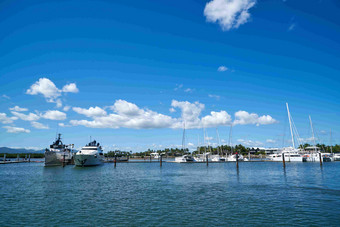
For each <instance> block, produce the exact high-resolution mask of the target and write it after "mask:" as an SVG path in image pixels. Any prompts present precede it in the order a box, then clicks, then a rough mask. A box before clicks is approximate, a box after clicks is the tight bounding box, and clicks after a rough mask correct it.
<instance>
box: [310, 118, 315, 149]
mask: <svg viewBox="0 0 340 227" xmlns="http://www.w3.org/2000/svg"><path fill="white" fill-rule="evenodd" d="M309 122H310V127H311V128H312V135H313V142H314V151H315V153H316V144H315V136H314V128H313V122H312V118H311V117H310V115H309Z"/></svg>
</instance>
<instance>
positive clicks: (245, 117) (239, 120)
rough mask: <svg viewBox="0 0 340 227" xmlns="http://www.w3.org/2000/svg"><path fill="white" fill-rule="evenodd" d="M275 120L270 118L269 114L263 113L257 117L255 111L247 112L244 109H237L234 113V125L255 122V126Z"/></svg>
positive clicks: (272, 122)
mask: <svg viewBox="0 0 340 227" xmlns="http://www.w3.org/2000/svg"><path fill="white" fill-rule="evenodd" d="M274 123H277V121H276V120H275V119H274V118H272V117H271V116H270V115H263V116H261V117H259V116H258V115H257V114H255V113H248V112H246V111H238V112H236V113H235V120H234V123H233V124H234V125H248V124H255V125H256V126H259V125H268V124H274Z"/></svg>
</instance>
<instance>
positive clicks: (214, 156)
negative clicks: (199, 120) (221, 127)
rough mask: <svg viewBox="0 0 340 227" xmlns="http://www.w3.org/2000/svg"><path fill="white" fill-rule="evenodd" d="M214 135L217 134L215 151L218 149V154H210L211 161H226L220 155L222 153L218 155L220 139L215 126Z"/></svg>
mask: <svg viewBox="0 0 340 227" xmlns="http://www.w3.org/2000/svg"><path fill="white" fill-rule="evenodd" d="M216 136H217V142H218V144H217V151H218V154H217V155H212V156H211V161H212V162H225V161H226V158H225V157H222V154H221V155H220V153H221V152H220V148H221V147H220V146H221V140H220V134H219V133H218V129H217V128H216Z"/></svg>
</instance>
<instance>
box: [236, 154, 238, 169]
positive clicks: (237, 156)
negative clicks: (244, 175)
mask: <svg viewBox="0 0 340 227" xmlns="http://www.w3.org/2000/svg"><path fill="white" fill-rule="evenodd" d="M236 168H237V169H238V152H236Z"/></svg>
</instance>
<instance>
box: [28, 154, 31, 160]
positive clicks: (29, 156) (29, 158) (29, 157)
mask: <svg viewBox="0 0 340 227" xmlns="http://www.w3.org/2000/svg"><path fill="white" fill-rule="evenodd" d="M28 162H31V154H29V155H28Z"/></svg>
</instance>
